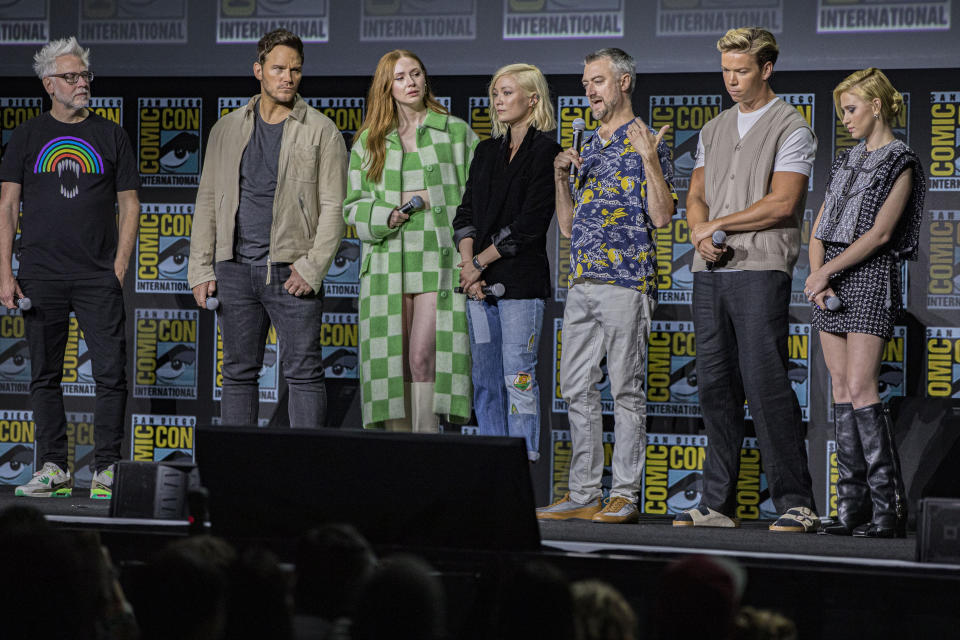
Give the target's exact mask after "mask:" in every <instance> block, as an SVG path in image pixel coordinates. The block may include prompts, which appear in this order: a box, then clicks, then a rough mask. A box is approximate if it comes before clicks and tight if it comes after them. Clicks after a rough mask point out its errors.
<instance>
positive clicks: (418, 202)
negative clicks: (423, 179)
mask: <svg viewBox="0 0 960 640" xmlns="http://www.w3.org/2000/svg"><path fill="white" fill-rule="evenodd" d="M420 209H423V198H421V197H420V196H413V197H412V198H410V200H409V201H407V203H406V204H405V205H403V206H402V207H400V208H399V209H397V211H399V212H400V213H402V214H404V215H409V214H410V213H412V212H414V211H419V210H420Z"/></svg>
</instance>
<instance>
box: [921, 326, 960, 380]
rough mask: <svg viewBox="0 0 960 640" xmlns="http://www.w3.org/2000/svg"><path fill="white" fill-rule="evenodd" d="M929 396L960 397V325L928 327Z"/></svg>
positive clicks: (927, 376) (927, 372) (927, 375)
mask: <svg viewBox="0 0 960 640" xmlns="http://www.w3.org/2000/svg"><path fill="white" fill-rule="evenodd" d="M926 347H927V349H926V351H927V354H926V356H927V357H926V360H927V367H926V369H927V371H926V380H925V384H924V387H925V388H926V391H927V393H926V395H927V397H928V398H960V327H927V340H926Z"/></svg>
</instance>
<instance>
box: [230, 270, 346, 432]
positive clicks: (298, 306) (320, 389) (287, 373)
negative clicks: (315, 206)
mask: <svg viewBox="0 0 960 640" xmlns="http://www.w3.org/2000/svg"><path fill="white" fill-rule="evenodd" d="M270 269H271V271H272V273H271V274H270V284H266V281H267V267H266V266H265V265H264V266H256V265H251V264H240V263H237V262H232V261H224V262H218V263H216V264H215V265H214V271H215V273H216V275H217V293H216V295H217V298H218V299H219V301H220V307H219V309H218V310H217V317H218V320H219V322H220V332H221V334H222V335H223V393H222V395H221V398H220V420H221V422H222V423H223V424H225V425H238V426H249V425H256V424H257V418H258V416H259V413H260V409H259V407H260V385H259V381H258V377H259V375H260V369H261V367H262V366H263V352H264V346H265V343H266V339H267V332H268V331H269V330H270V324H271V323H273V325H274V326H275V327H276V329H277V343H278V346H279V350H280V366H281V368H282V371H283V377H284V379H285V380H286V382H287V390H288V392H289V400H288V408H289V412H290V426H291V427H294V428H297V429H314V428H317V427H322V426H324V422H325V421H326V414H327V391H326V387H325V386H324V378H323V357H322V355H321V349H320V324H321V311H322V307H323V298H322V297H321V295H320V294H318V292H316V291H314V292H313V293H311V294H310V295H306V296H302V297H300V298H298V297H296V296H293V295H291V294H289V293H287V291H286V289H284V288H283V283H284V282H286V280H287V278H289V277H290V267H289V265H271V267H270Z"/></svg>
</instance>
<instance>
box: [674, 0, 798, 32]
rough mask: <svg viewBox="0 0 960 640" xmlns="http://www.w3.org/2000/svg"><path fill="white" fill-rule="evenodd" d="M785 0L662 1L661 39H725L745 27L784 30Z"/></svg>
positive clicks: (773, 30)
mask: <svg viewBox="0 0 960 640" xmlns="http://www.w3.org/2000/svg"><path fill="white" fill-rule="evenodd" d="M783 2H784V0H732V1H731V0H726V1H724V2H716V1H715V0H658V2H657V15H656V20H657V36H658V37H659V36H706V35H710V36H721V35H723V34H724V33H726V32H727V30H728V29H735V28H737V27H742V26H743V25H745V24H749V25H754V26H757V27H763V28H764V29H767V30H768V31H770V32H771V33H781V32H782V31H783Z"/></svg>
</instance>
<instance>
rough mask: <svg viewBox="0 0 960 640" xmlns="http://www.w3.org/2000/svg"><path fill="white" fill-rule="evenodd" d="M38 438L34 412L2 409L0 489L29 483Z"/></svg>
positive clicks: (0, 416) (0, 427) (0, 419)
mask: <svg viewBox="0 0 960 640" xmlns="http://www.w3.org/2000/svg"><path fill="white" fill-rule="evenodd" d="M35 435H36V425H35V424H34V422H33V411H17V410H10V409H0V485H2V484H10V485H21V484H26V483H27V482H30V478H31V477H32V476H33V467H34V451H35V448H36V446H35V444H34V443H35V442H36V441H35V439H34V437H35Z"/></svg>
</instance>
